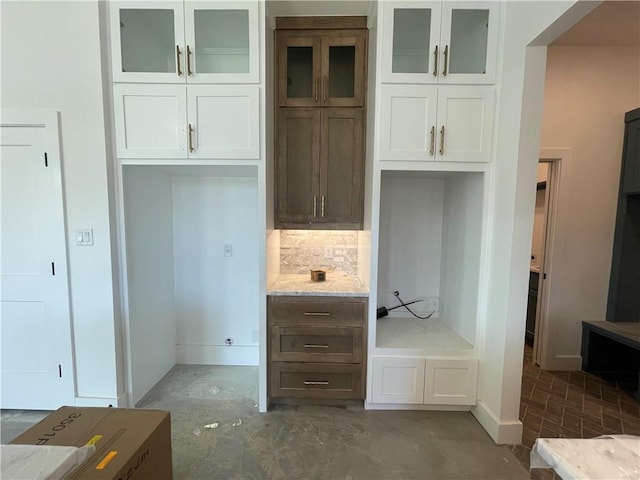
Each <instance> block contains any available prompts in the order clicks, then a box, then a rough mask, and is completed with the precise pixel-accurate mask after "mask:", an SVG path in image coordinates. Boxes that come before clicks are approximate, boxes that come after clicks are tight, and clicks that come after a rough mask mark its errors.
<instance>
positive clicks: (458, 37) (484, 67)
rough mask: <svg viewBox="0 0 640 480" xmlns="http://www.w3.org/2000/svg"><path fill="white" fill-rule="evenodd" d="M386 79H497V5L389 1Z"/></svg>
mask: <svg viewBox="0 0 640 480" xmlns="http://www.w3.org/2000/svg"><path fill="white" fill-rule="evenodd" d="M383 8H384V10H383V24H384V28H383V33H382V35H383V42H382V45H383V50H382V81H383V82H389V83H440V84H442V83H472V84H483V83H484V84H487V83H493V82H494V81H495V69H496V58H497V47H498V16H499V15H498V14H499V10H498V8H499V4H498V3H497V2H420V3H416V2H386V3H385V5H384V7H383Z"/></svg>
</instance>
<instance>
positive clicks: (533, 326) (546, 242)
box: [525, 158, 560, 365]
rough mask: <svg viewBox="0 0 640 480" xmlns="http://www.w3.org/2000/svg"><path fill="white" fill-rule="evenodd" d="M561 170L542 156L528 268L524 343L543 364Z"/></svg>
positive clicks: (556, 162)
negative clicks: (549, 277) (549, 280)
mask: <svg viewBox="0 0 640 480" xmlns="http://www.w3.org/2000/svg"><path fill="white" fill-rule="evenodd" d="M559 173H560V159H551V158H541V159H540V161H539V163H538V176H537V183H536V204H535V214H534V221H533V232H532V240H531V262H530V268H529V300H528V303H527V321H526V331H525V342H526V344H527V345H528V346H529V347H531V348H532V349H533V351H532V360H533V362H534V363H535V364H536V365H540V363H541V361H542V360H541V359H542V357H543V355H544V354H545V352H544V351H543V350H544V345H545V343H544V342H542V341H540V340H541V338H542V335H543V333H544V331H545V326H546V322H547V316H546V310H547V309H546V306H547V303H548V294H549V288H548V286H549V284H548V282H547V279H548V275H549V273H550V270H551V268H552V266H551V250H552V248H553V239H554V235H553V231H554V225H555V222H554V220H555V215H554V214H555V211H556V208H557V207H556V199H557V198H558V191H557V190H558V188H559V186H560V182H559Z"/></svg>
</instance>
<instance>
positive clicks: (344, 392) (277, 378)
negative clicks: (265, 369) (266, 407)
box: [269, 362, 364, 400]
mask: <svg viewBox="0 0 640 480" xmlns="http://www.w3.org/2000/svg"><path fill="white" fill-rule="evenodd" d="M269 377H270V379H271V385H270V386H271V396H272V397H301V398H325V399H336V400H339V399H345V400H348V399H359V398H363V391H364V389H363V379H362V367H361V365H360V364H354V365H348V364H347V365H336V364H330V363H283V362H273V363H272V364H271V374H270V376H269Z"/></svg>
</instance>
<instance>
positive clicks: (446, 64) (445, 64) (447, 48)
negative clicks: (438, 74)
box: [442, 45, 449, 77]
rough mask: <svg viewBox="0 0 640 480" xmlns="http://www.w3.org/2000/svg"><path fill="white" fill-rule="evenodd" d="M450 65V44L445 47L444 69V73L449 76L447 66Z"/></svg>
mask: <svg viewBox="0 0 640 480" xmlns="http://www.w3.org/2000/svg"><path fill="white" fill-rule="evenodd" d="M448 67H449V45H447V46H446V47H444V70H442V75H444V76H445V77H446V76H447V68H448Z"/></svg>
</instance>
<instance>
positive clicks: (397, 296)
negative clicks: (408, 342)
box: [393, 290, 436, 320]
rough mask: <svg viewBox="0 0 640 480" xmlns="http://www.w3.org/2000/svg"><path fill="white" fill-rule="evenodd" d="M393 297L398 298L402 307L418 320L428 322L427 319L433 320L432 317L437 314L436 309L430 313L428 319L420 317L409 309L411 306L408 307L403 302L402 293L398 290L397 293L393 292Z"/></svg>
mask: <svg viewBox="0 0 640 480" xmlns="http://www.w3.org/2000/svg"><path fill="white" fill-rule="evenodd" d="M393 296H394V297H396V298H397V299H398V301H399V302H400V305H402V306H403V307H404V308H406V309H407V310H408V311H409V313H410V314H411V315H413V316H414V317H416V318H419V319H420V320H426V319H427V318H431V316H432V315H433V314H434V313H436V311H435V309H434V310H433V312H431V313H430V314H429V315H427V316H426V317H421V316H420V315H418V314H417V313H415V312H414V311H413V310H411V309H410V308H409V306H408V305H407V304H406V303H404V302H403V301H402V299H401V298H400V292H399V291H397V290H396V291H395V292H393Z"/></svg>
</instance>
